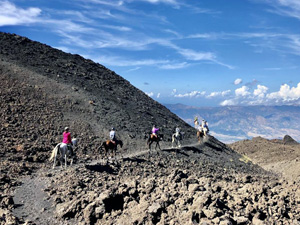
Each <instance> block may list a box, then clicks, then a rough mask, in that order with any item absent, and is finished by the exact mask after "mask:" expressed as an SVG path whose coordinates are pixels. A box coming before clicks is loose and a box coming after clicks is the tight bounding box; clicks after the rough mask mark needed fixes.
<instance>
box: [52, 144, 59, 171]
mask: <svg viewBox="0 0 300 225" xmlns="http://www.w3.org/2000/svg"><path fill="white" fill-rule="evenodd" d="M58 148H59V147H58ZM57 152H58V149H57V150H56V152H55V153H54V162H53V169H54V168H55V165H56V157H57Z"/></svg>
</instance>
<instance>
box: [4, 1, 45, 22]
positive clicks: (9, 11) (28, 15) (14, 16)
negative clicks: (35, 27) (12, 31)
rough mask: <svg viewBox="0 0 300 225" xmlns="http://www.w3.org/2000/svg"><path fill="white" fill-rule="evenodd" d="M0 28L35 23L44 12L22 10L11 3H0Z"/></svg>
mask: <svg viewBox="0 0 300 225" xmlns="http://www.w3.org/2000/svg"><path fill="white" fill-rule="evenodd" d="M0 9H1V11H0V26H7V25H21V24H30V23H35V22H37V20H38V16H39V15H40V14H41V12H42V10H41V9H39V8H34V7H31V8H27V9H22V8H18V7H16V6H15V5H14V4H12V3H10V2H9V1H0Z"/></svg>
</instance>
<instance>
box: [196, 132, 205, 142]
mask: <svg viewBox="0 0 300 225" xmlns="http://www.w3.org/2000/svg"><path fill="white" fill-rule="evenodd" d="M203 137H204V132H203V131H200V130H198V131H197V138H198V142H199V143H202V141H203Z"/></svg>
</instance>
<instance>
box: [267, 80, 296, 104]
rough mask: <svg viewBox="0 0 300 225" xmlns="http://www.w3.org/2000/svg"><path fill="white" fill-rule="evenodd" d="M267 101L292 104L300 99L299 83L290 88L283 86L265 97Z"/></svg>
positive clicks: (286, 85)
mask: <svg viewBox="0 0 300 225" xmlns="http://www.w3.org/2000/svg"><path fill="white" fill-rule="evenodd" d="M267 98H268V99H272V100H276V101H277V102H278V101H282V102H292V101H297V100H299V99H300V83H298V85H297V87H292V88H291V87H290V86H289V85H288V84H283V85H281V87H280V90H279V91H278V92H272V93H270V94H268V95H267Z"/></svg>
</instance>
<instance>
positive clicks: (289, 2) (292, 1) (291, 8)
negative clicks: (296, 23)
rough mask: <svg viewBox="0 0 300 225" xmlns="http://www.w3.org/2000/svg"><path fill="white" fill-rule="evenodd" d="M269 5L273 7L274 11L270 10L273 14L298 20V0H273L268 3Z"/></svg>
mask: <svg viewBox="0 0 300 225" xmlns="http://www.w3.org/2000/svg"><path fill="white" fill-rule="evenodd" d="M270 5H271V6H272V7H274V10H270V11H271V12H273V13H277V14H279V15H283V16H289V17H294V18H297V19H300V2H299V0H275V1H270Z"/></svg>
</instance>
